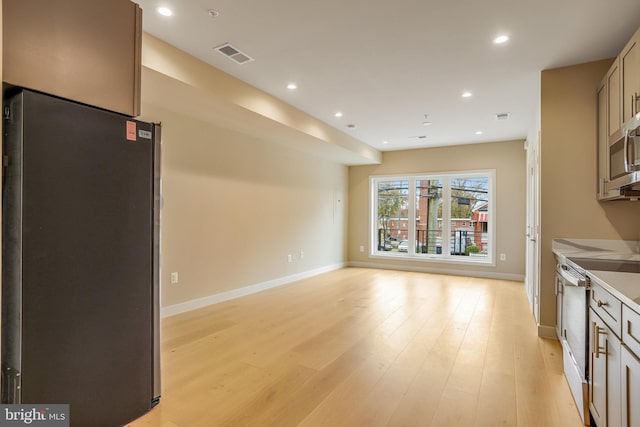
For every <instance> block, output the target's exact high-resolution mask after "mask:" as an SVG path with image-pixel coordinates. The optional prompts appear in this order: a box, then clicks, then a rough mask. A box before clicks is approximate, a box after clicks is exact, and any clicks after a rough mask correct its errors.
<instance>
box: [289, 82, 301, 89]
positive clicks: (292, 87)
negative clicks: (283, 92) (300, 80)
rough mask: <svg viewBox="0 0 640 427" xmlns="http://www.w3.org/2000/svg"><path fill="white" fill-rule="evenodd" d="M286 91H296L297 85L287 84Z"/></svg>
mask: <svg viewBox="0 0 640 427" xmlns="http://www.w3.org/2000/svg"><path fill="white" fill-rule="evenodd" d="M287 89H289V90H296V89H298V85H297V84H295V83H289V84H288V85H287Z"/></svg>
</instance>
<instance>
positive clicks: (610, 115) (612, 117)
mask: <svg viewBox="0 0 640 427" xmlns="http://www.w3.org/2000/svg"><path fill="white" fill-rule="evenodd" d="M620 104H621V103H620V62H619V60H618V59H616V60H615V61H614V62H613V64H611V68H609V71H608V72H607V74H606V75H605V76H604V78H603V79H602V81H601V82H600V85H599V86H598V198H599V199H601V200H606V199H608V198H610V197H611V196H612V195H611V194H609V192H608V190H607V183H608V181H609V139H610V137H611V136H612V135H614V134H616V133H619V132H620V128H621V127H622V115H621V114H620V112H621V105H620Z"/></svg>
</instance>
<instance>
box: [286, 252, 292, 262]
mask: <svg viewBox="0 0 640 427" xmlns="http://www.w3.org/2000/svg"><path fill="white" fill-rule="evenodd" d="M287 262H293V256H292V255H291V254H289V255H287Z"/></svg>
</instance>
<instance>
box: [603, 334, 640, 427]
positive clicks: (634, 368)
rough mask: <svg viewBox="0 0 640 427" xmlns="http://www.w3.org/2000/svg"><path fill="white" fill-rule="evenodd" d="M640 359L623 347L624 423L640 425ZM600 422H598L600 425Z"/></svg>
mask: <svg viewBox="0 0 640 427" xmlns="http://www.w3.org/2000/svg"><path fill="white" fill-rule="evenodd" d="M639 402H640V360H639V359H638V358H637V357H636V356H635V355H634V354H633V353H631V352H630V351H629V349H628V348H627V347H626V346H623V347H622V425H623V426H625V427H640V404H639ZM599 425H600V424H598V426H599Z"/></svg>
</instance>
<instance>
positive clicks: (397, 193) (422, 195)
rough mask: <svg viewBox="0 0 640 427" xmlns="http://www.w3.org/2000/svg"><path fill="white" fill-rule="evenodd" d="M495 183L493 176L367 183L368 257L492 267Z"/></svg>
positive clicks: (427, 176) (385, 179) (447, 175)
mask: <svg viewBox="0 0 640 427" xmlns="http://www.w3.org/2000/svg"><path fill="white" fill-rule="evenodd" d="M494 181H495V171H493V170H490V171H479V172H462V173H460V172H456V173H441V174H437V175H435V174H433V175H432V174H421V175H412V176H406V175H403V176H391V177H389V176H379V177H371V178H370V183H371V204H370V205H371V224H372V226H371V245H370V247H371V248H372V252H371V254H370V255H371V256H381V257H399V258H404V259H412V260H424V261H429V260H432V261H433V260H435V261H447V262H451V261H453V262H464V263H488V264H492V263H493V262H494V258H495V257H494V253H495V248H494V240H495V238H494V235H495V228H494V226H493V224H494V217H495V215H493V212H494V205H495V200H494ZM412 224H415V226H412ZM405 241H406V242H405ZM400 242H402V244H400Z"/></svg>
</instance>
